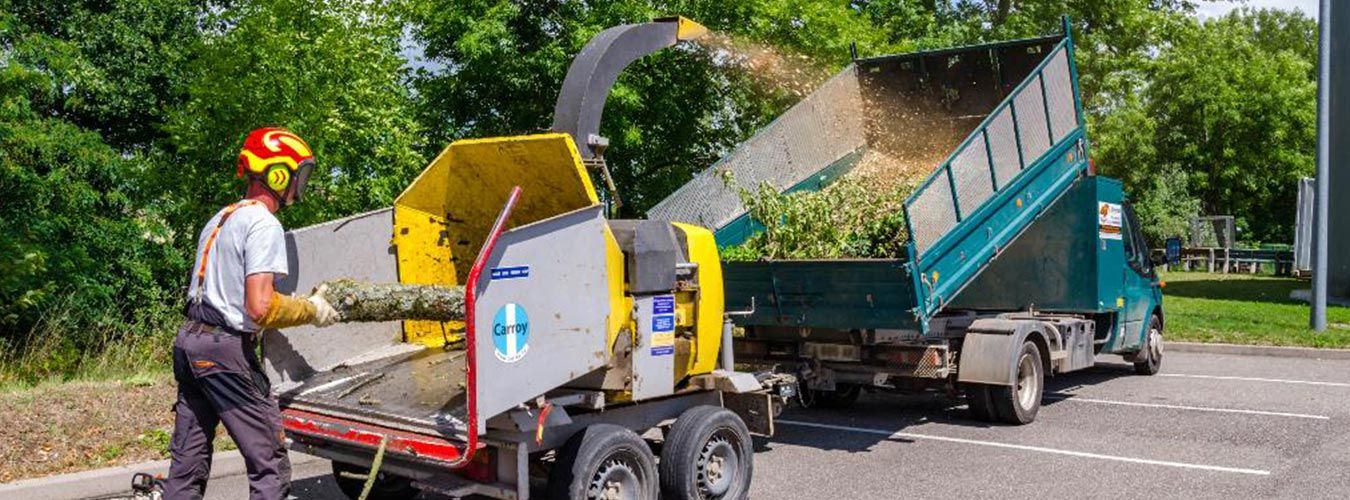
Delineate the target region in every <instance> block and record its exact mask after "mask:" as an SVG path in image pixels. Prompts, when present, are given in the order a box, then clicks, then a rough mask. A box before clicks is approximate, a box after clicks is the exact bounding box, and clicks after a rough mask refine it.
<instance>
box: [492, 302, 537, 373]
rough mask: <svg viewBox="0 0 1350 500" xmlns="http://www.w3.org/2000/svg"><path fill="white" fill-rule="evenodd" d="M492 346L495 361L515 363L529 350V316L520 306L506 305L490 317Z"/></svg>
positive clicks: (514, 304)
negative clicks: (495, 357) (495, 356)
mask: <svg viewBox="0 0 1350 500" xmlns="http://www.w3.org/2000/svg"><path fill="white" fill-rule="evenodd" d="M492 345H493V347H494V354H496V355H497V359H498V360H501V361H502V362H503V363H515V362H517V361H520V359H521V358H524V357H525V353H526V352H529V350H530V316H529V315H527V314H525V308H524V307H521V306H520V304H516V303H507V304H505V305H503V306H502V307H501V308H499V309H497V315H496V316H493V317H492Z"/></svg>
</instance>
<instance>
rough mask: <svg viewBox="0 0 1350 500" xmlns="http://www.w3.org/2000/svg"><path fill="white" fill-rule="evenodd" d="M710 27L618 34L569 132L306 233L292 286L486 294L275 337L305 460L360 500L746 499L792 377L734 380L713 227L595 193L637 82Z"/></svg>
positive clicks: (502, 148)
mask: <svg viewBox="0 0 1350 500" xmlns="http://www.w3.org/2000/svg"><path fill="white" fill-rule="evenodd" d="M701 30H702V27H701V26H698V25H697V24H695V23H692V22H690V21H688V20H685V19H683V18H670V19H664V20H658V21H656V22H653V23H645V24H636V25H625V26H619V27H616V28H611V29H610V30H606V31H605V32H602V33H601V34H599V35H597V36H596V37H595V39H593V40H592V42H591V43H590V44H588V45H587V47H586V49H584V50H583V51H582V53H581V54H579V55H578V56H577V59H576V61H574V63H573V65H572V68H571V70H570V71H569V74H568V77H567V79H566V80H565V82H564V88H563V91H562V92H561V94H560V96H559V103H558V108H557V111H556V113H555V114H556V116H557V119H556V121H555V124H554V127H553V129H554V131H553V132H549V133H542V134H537V135H525V136H515V137H499V138H488V139H471V140H461V141H456V142H454V143H453V144H451V145H450V146H449V147H447V148H446V149H445V150H444V151H442V152H441V154H440V155H438V156H437V157H436V158H435V160H433V161H432V162H431V165H430V166H428V167H427V168H426V170H425V171H423V172H422V173H421V174H420V175H419V176H418V178H417V179H416V180H415V181H414V182H413V183H412V184H411V185H410V186H409V187H408V188H407V189H406V190H405V191H404V192H403V193H402V194H401V195H400V196H399V197H398V198H397V200H396V201H395V203H394V206H393V207H390V208H386V209H382V210H377V211H374V212H370V213H366V214H360V215H356V216H352V217H348V218H344V219H341V220H337V221H332V222H328V223H324V224H319V225H316V226H311V227H306V228H302V229H298V230H295V231H292V232H290V233H288V247H289V250H290V252H292V255H291V265H292V267H293V268H292V269H291V272H290V273H289V275H288V277H287V278H286V281H285V282H283V283H282V284H281V286H282V288H283V289H286V288H289V289H292V290H296V291H300V292H306V291H308V290H309V289H310V288H311V287H313V286H315V285H317V284H318V283H321V282H323V281H326V280H330V279H336V278H354V279H358V280H365V281H371V282H394V281H397V282H402V283H414V284H438V285H451V286H463V287H465V288H466V296H467V300H466V316H467V319H466V321H464V322H446V323H441V322H434V321H391V322H385V323H352V324H340V325H336V326H333V327H329V328H323V329H318V328H310V327H304V328H297V329H293V330H287V331H286V332H285V333H278V332H267V334H266V335H265V336H264V358H265V360H266V363H265V364H266V368H267V370H268V372H269V375H270V376H271V378H272V380H273V382H274V390H275V392H276V393H277V395H278V398H279V400H280V402H281V406H282V410H283V423H284V425H285V427H286V431H287V436H288V438H289V439H290V443H291V446H292V448H295V449H298V450H301V451H304V452H306V453H311V454H317V455H320V456H324V457H328V458H330V459H332V460H333V461H334V471H335V474H336V478H337V481H338V482H339V486H343V489H344V491H347V490H349V489H350V488H356V489H355V490H353V491H358V492H359V489H360V488H357V486H363V484H362V483H364V480H361V481H357V480H355V479H352V477H354V476H353V475H352V474H350V473H353V472H355V473H358V474H359V473H369V472H370V469H371V468H372V467H378V468H379V471H377V472H379V475H377V478H378V479H379V481H380V482H382V486H383V487H385V488H395V489H397V488H399V487H407V488H418V489H428V490H435V491H439V492H441V493H445V494H450V495H455V496H462V495H470V494H478V495H486V496H492V497H498V498H528V497H529V496H530V491H531V490H530V482H531V475H532V474H533V475H535V476H536V477H535V478H534V479H535V483H536V485H538V484H546V485H548V486H547V489H548V491H549V492H550V495H551V496H555V497H570V498H608V497H607V496H605V495H609V494H611V493H614V492H615V491H620V492H622V493H623V494H622V495H621V496H619V497H617V498H654V494H655V491H656V489H657V488H658V486H659V488H660V489H661V490H662V491H665V492H667V493H666V495H667V496H668V497H672V498H680V497H682V495H681V494H678V493H676V490H680V491H692V492H695V493H697V492H700V491H703V492H707V491H714V492H716V491H721V492H722V493H723V494H728V493H729V494H731V496H727V497H726V498H737V497H739V496H740V495H738V494H737V492H742V493H743V491H744V489H746V488H748V484H749V480H750V478H749V473H750V472H749V471H750V469H749V468H748V464H749V463H750V460H751V457H750V456H749V453H750V449H751V448H750V446H749V437H748V435H747V434H746V433H747V432H756V433H761V434H771V433H772V427H773V417H774V415H776V414H777V413H778V412H779V411H780V410H781V405H782V403H783V402H784V401H785V399H786V397H788V396H790V395H791V392H792V391H793V390H794V389H795V383H794V382H793V381H792V380H791V378H790V377H784V376H768V375H760V376H756V375H752V374H748V373H740V372H736V371H735V370H734V361H733V360H732V359H731V348H730V346H729V345H728V343H729V342H730V339H731V334H730V331H731V330H730V323H729V322H727V321H726V314H725V311H724V310H723V296H722V275H721V264H720V262H719V260H718V255H717V247H716V244H715V243H714V240H713V235H712V233H711V232H710V231H708V230H707V229H704V228H701V227H696V226H690V225H685V224H678V223H668V222H660V221H648V220H611V219H608V218H607V217H606V216H605V211H606V210H605V209H606V204H605V203H602V202H601V198H600V196H599V195H598V194H597V192H596V188H595V186H594V184H593V182H592V179H591V176H592V173H596V174H604V175H597V177H598V178H601V179H607V178H608V175H607V174H605V173H604V172H605V168H604V161H603V156H602V154H603V150H604V147H605V145H606V144H607V141H605V140H604V138H603V137H600V136H599V135H598V122H599V112H600V111H601V110H602V109H603V105H604V95H606V94H607V93H608V89H609V86H610V85H612V84H613V82H614V79H615V78H616V77H617V74H618V71H619V70H621V69H622V67H623V66H626V65H627V64H628V63H630V62H632V61H633V60H635V59H637V58H639V57H641V56H642V55H645V54H646V53H650V52H652V51H654V50H658V49H659V48H660V47H664V46H669V45H672V44H674V43H676V42H678V41H681V40H684V39H687V37H691V36H697V35H698V34H701ZM579 138H580V139H579ZM579 144H580V145H579ZM610 200H611V203H613V202H614V200H617V198H616V197H614V196H610ZM681 421H686V422H689V423H686V424H680V423H679V422H681ZM714 421H715V423H716V425H714ZM733 421H734V422H733ZM709 426H712V427H709ZM682 428H684V429H701V428H715V429H720V430H718V431H717V432H716V433H714V434H715V435H714V434H709V435H706V436H705V435H702V434H699V433H695V432H693V431H679V429H682ZM652 429H661V430H663V432H662V434H664V439H665V440H666V441H667V443H672V442H685V441H688V443H686V444H682V445H680V446H670V445H669V444H668V445H667V447H666V448H665V449H670V450H676V451H670V452H663V455H662V457H661V458H660V462H662V463H666V464H669V465H663V467H675V469H672V470H675V471H678V473H670V472H667V473H665V474H664V475H661V474H658V473H657V471H656V469H655V468H654V467H655V465H654V464H655V463H657V462H658V460H657V459H656V457H652V456H650V455H651V451H650V448H649V447H647V446H641V447H637V446H634V445H632V443H633V442H639V443H640V442H641V439H640V438H638V437H637V436H638V435H639V434H643V433H647V432H648V431H651V430H652ZM710 432H711V431H710ZM691 433H692V434H691ZM647 435H650V434H647ZM635 440H636V441H635ZM625 442H626V443H629V445H627V446H620V444H622V443H625ZM596 443H600V444H596ZM616 443H618V444H616ZM717 443H721V444H717ZM727 443H730V444H727ZM714 444H717V446H718V447H717V449H716V450H713V451H708V450H707V449H705V448H707V446H713V445H714ZM595 446H599V447H601V448H602V449H601V452H602V453H600V455H595V454H594V453H591V452H587V453H580V452H579V451H578V450H581V449H590V448H587V447H592V448H593V447H595ZM605 447H610V448H613V449H608V448H605ZM639 448H640V449H639ZM550 450H554V453H549V454H545V453H543V452H546V451H550ZM690 450H693V451H690ZM705 451H707V453H704V452H705ZM666 453H671V454H675V455H673V456H669V457H667V456H665V455H666ZM681 453H683V454H686V455H688V456H682V455H679V454H681ZM644 455H645V456H644ZM597 456H598V457H599V458H597ZM377 457H378V459H377ZM541 459H542V460H543V462H541V463H540V464H539V465H540V466H539V467H530V466H529V465H530V464H531V462H532V461H534V462H538V461H540V460H541ZM616 461H617V462H616ZM710 461H711V462H710ZM592 462H594V463H592ZM615 463H619V464H622V465H623V467H619V468H614V467H613V465H614V464H615ZM607 464H608V465H607ZM675 464H681V465H679V466H678V467H676V465H675ZM709 467H712V468H714V469H716V470H717V473H715V474H708V473H707V470H708V468H709ZM700 468H701V469H700ZM647 469H650V470H647ZM694 469H698V470H701V471H703V472H701V473H700V472H698V471H696V470H694ZM663 470H664V469H663ZM541 471H543V472H541ZM578 471H581V472H582V473H581V475H578ZM625 471H627V472H625ZM540 474H543V475H544V476H545V477H538V476H539V475H540ZM587 474H589V475H587ZM582 476H586V477H582ZM611 476H612V477H611ZM344 478H345V479H344ZM597 478H599V479H597ZM588 481H589V482H588ZM594 481H599V483H594ZM658 483H659V484H658ZM597 484H598V485H599V486H597ZM349 487H350V488H349ZM597 488H598V489H597ZM616 488H617V490H616ZM409 491H411V490H409ZM699 494H702V493H699ZM717 496H718V497H721V496H723V495H722V494H719V495H717ZM691 498H692V497H691Z"/></svg>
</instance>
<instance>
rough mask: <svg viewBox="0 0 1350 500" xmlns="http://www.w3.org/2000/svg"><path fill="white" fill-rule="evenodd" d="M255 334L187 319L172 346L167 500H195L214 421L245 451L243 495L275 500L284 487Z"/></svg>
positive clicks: (280, 435) (272, 404) (281, 446)
mask: <svg viewBox="0 0 1350 500" xmlns="http://www.w3.org/2000/svg"><path fill="white" fill-rule="evenodd" d="M256 345H257V336H256V335H254V334H237V333H232V332H228V331H225V330H222V329H220V328H216V327H213V326H210V325H206V324H204V323H200V322H197V321H193V320H188V321H187V322H185V323H184V324H183V326H182V327H181V328H179V329H178V336H177V337H176V338H175V339H174V345H173V375H174V379H175V380H177V381H178V402H177V403H176V404H175V405H174V413H175V414H176V416H175V420H174V427H173V439H172V441H171V442H170V444H169V454H170V456H171V458H172V464H171V465H170V466H169V476H168V477H167V478H165V480H164V498H165V499H166V500H189V499H191V500H196V499H200V498H202V496H203V495H204V494H205V492H206V482H207V480H208V479H209V478H210V476H211V454H212V452H213V451H214V449H213V446H212V441H213V440H214V438H215V435H216V427H217V425H218V424H222V423H223V424H225V430H226V431H228V432H229V433H230V437H231V438H232V439H234V442H235V444H236V445H238V447H239V453H240V454H242V455H243V456H244V466H245V469H246V471H247V472H248V485H249V499H250V500H282V499H284V498H286V496H287V495H288V494H289V493H290V487H291V484H290V483H291V463H290V459H289V458H287V456H286V446H285V433H284V431H283V429H282V426H281V412H280V411H279V410H278V408H277V402H276V399H275V398H273V397H272V395H271V387H270V384H269V383H268V381H267V376H266V375H264V374H263V373H262V369H261V365H260V364H259V363H258V357H257V354H256Z"/></svg>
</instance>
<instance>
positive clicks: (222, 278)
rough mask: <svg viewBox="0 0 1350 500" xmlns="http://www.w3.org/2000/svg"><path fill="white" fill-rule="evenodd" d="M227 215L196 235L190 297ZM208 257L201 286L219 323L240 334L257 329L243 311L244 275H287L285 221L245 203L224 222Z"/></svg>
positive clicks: (193, 294) (218, 215)
mask: <svg viewBox="0 0 1350 500" xmlns="http://www.w3.org/2000/svg"><path fill="white" fill-rule="evenodd" d="M224 213H225V209H223V208H222V209H221V210H220V211H219V212H216V215H215V217H212V218H211V221H210V222H207V223H206V227H204V228H202V232H201V235H199V236H198V237H197V258H196V259H195V262H194V263H193V266H192V283H191V285H190V286H189V288H188V300H189V301H192V300H194V299H196V298H197V290H198V285H197V279H198V278H197V270H198V269H201V265H202V262H201V260H202V247H203V246H205V245H206V239H207V238H210V237H211V232H212V231H214V230H215V229H216V225H217V224H219V223H220V217H221V215H222V214H224ZM208 259H209V262H207V264H206V275H205V276H206V286H205V287H204V288H202V290H203V291H204V292H205V297H204V300H205V305H207V306H210V309H212V310H214V311H215V312H217V313H219V314H220V316H221V318H220V320H221V322H222V324H221V325H220V326H224V327H228V328H231V329H234V330H238V331H241V332H254V331H258V329H259V328H258V325H256V324H254V323H253V320H251V319H249V317H248V312H247V310H246V309H244V278H245V277H247V276H249V275H253V274H258V273H273V274H276V278H281V277H283V276H285V275H286V271H287V265H286V237H285V236H284V232H283V231H282V229H281V221H278V220H277V218H276V216H275V215H272V212H270V211H268V210H267V207H265V206H263V205H261V204H254V205H249V206H244V207H240V208H239V209H237V210H235V211H234V213H233V214H231V215H230V218H229V219H226V221H225V225H224V226H221V228H220V234H219V235H217V236H216V242H215V244H214V245H213V246H212V247H211V254H210V256H209V257H208Z"/></svg>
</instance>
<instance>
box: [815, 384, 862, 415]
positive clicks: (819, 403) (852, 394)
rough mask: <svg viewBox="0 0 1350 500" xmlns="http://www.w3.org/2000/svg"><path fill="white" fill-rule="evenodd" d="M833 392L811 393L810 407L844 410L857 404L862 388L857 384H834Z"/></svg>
mask: <svg viewBox="0 0 1350 500" xmlns="http://www.w3.org/2000/svg"><path fill="white" fill-rule="evenodd" d="M834 387H835V390H833V391H811V395H812V397H811V401H812V404H811V407H812V408H825V409H830V410H844V409H848V407H850V406H853V403H857V402H858V396H860V395H862V386H861V385H858V384H835V386H834Z"/></svg>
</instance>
